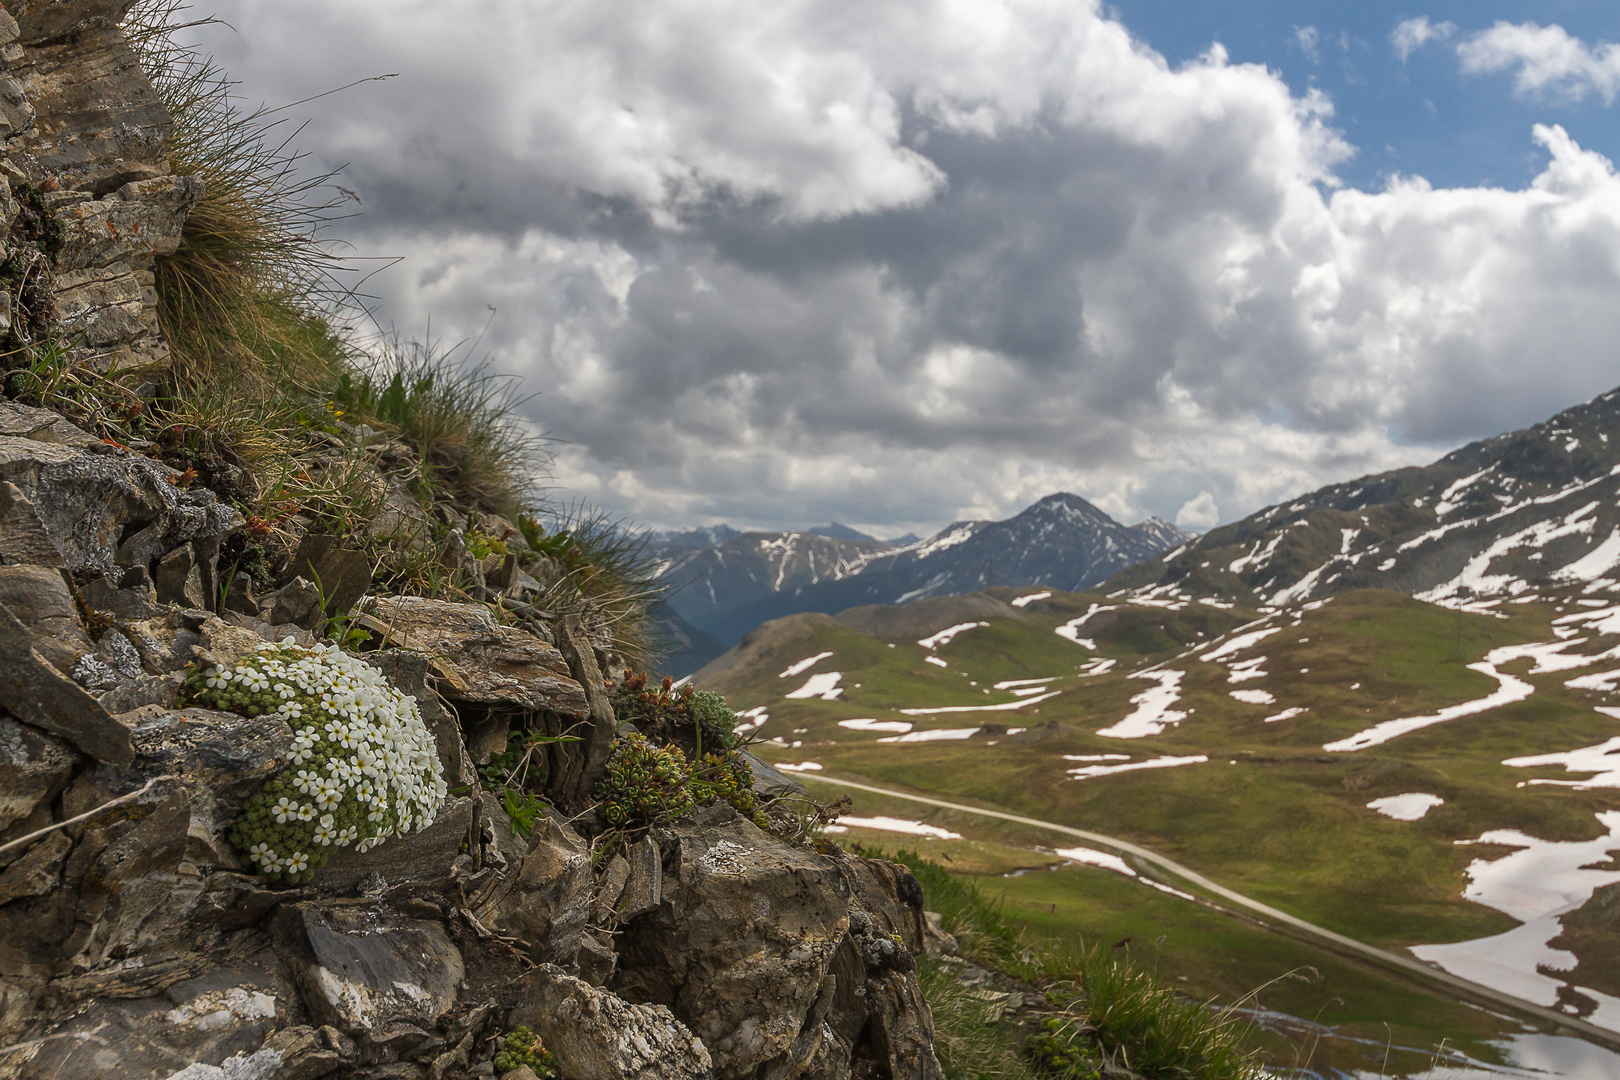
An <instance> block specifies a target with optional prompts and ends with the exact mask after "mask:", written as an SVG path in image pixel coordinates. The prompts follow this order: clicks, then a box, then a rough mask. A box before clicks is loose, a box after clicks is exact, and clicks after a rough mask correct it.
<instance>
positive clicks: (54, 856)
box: [0, 832, 73, 904]
mask: <svg viewBox="0 0 1620 1080" xmlns="http://www.w3.org/2000/svg"><path fill="white" fill-rule="evenodd" d="M72 847H73V841H72V840H69V839H68V838H67V836H66V835H65V834H64V833H60V832H53V833H49V834H47V835H46V836H45V837H43V838H42V839H40V840H39V841H38V842H36V843H35V844H34V845H33V846H32V847H30V848H29V849H28V850H27V852H26V853H24V854H23V856H22V857H21V858H20V859H18V860H17V861H16V862H14V863H12V864H11V865H10V866H8V867H6V869H5V871H4V872H3V873H0V904H9V903H11V902H12V901H13V900H18V899H21V898H22V897H24V896H44V895H45V894H46V893H48V892H50V891H51V890H52V889H54V888H56V887H57V885H59V884H61V881H62V862H63V860H65V859H66V858H67V853H68V851H69V850H70V849H71V848H72Z"/></svg>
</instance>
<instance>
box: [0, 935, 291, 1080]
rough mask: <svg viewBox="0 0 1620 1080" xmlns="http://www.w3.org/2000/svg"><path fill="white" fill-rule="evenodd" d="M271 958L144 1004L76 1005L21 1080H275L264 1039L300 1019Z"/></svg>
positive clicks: (86, 1000) (163, 991)
mask: <svg viewBox="0 0 1620 1080" xmlns="http://www.w3.org/2000/svg"><path fill="white" fill-rule="evenodd" d="M267 952H268V950H265V951H262V952H260V953H259V954H258V955H257V956H256V957H255V958H254V960H255V962H253V963H247V964H243V963H237V962H230V961H227V963H226V964H225V965H224V966H214V965H208V966H209V968H210V970H208V971H207V972H206V973H205V974H203V975H201V976H200V977H196V978H191V979H182V980H181V981H180V982H177V983H170V984H169V985H168V986H167V987H164V988H158V987H155V986H154V988H153V990H152V992H150V993H147V994H146V995H145V996H142V997H135V998H132V997H127V996H122V997H112V998H108V997H101V996H87V997H82V998H75V999H74V1000H75V1001H76V1002H77V1003H78V1004H77V1007H76V1009H75V1011H73V1012H72V1013H70V1014H68V1016H67V1018H65V1019H64V1020H62V1021H61V1022H59V1023H58V1024H57V1025H56V1026H55V1027H54V1028H53V1029H52V1030H51V1031H50V1032H49V1033H48V1034H47V1037H46V1038H45V1039H43V1040H42V1041H41V1046H40V1050H39V1052H38V1053H37V1054H36V1055H34V1056H33V1057H32V1059H31V1060H29V1061H28V1062H27V1063H26V1064H25V1065H24V1066H23V1071H22V1073H21V1076H22V1077H23V1078H26V1080H65V1078H67V1077H72V1078H73V1080H132V1078H139V1080H154V1078H157V1080H168V1078H170V1077H173V1076H175V1075H177V1074H178V1075H184V1073H185V1071H186V1070H190V1075H191V1077H207V1078H210V1080H215V1078H218V1077H227V1078H229V1080H279V1078H278V1076H277V1073H276V1071H275V1063H276V1060H277V1058H279V1056H280V1055H279V1054H276V1053H266V1052H265V1050H264V1044H265V1041H266V1036H268V1035H270V1033H271V1032H272V1031H274V1030H275V1029H276V1028H278V1027H282V1026H285V1025H287V1024H288V1023H289V1021H292V1020H294V1019H301V1017H300V1016H299V1015H298V1009H299V1002H298V997H297V992H296V991H295V990H294V989H293V987H292V984H291V981H290V980H289V979H288V977H287V974H286V973H285V972H284V971H283V970H281V968H280V965H279V964H277V963H275V962H274V958H273V957H270V956H267V955H266V953H267ZM191 959H192V960H196V959H197V958H196V957H192V958H191ZM266 961H268V963H266ZM119 966H120V967H131V966H135V967H138V966H140V965H122V964H121V965H119ZM131 974H133V975H135V976H137V977H138V975H139V972H132V973H131ZM273 1049H274V1048H272V1050H273Z"/></svg>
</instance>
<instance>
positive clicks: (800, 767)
mask: <svg viewBox="0 0 1620 1080" xmlns="http://www.w3.org/2000/svg"><path fill="white" fill-rule="evenodd" d="M776 768H778V769H780V770H782V771H783V772H820V771H821V766H820V765H818V764H816V763H815V762H814V761H801V762H799V763H798V764H797V765H786V764H783V765H778V766H776Z"/></svg>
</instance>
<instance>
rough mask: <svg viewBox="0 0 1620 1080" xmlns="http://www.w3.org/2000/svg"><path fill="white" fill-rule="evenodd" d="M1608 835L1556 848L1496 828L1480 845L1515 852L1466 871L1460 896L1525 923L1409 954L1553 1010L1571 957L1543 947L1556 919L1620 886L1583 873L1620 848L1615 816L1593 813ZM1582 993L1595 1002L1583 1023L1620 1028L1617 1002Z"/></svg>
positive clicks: (1601, 874)
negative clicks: (1600, 891) (1604, 889)
mask: <svg viewBox="0 0 1620 1080" xmlns="http://www.w3.org/2000/svg"><path fill="white" fill-rule="evenodd" d="M1597 819H1598V823H1599V824H1601V825H1602V826H1603V827H1604V828H1605V829H1606V830H1608V834H1607V835H1606V836H1600V837H1598V838H1597V839H1596V840H1586V841H1574V842H1558V841H1551V840H1542V839H1539V838H1537V837H1534V836H1527V835H1525V834H1524V833H1521V832H1519V831H1518V830H1516V829H1496V830H1493V831H1491V832H1487V833H1485V834H1483V835H1482V836H1481V837H1480V838H1479V839H1478V840H1477V841H1466V840H1465V841H1459V843H1480V844H1505V845H1508V846H1511V847H1516V848H1519V849H1520V850H1518V851H1515V852H1512V853H1511V854H1509V855H1505V856H1503V857H1502V858H1500V859H1496V860H1494V861H1492V860H1486V859H1475V860H1474V861H1473V862H1472V863H1470V864H1469V866H1468V878H1469V883H1468V887H1467V888H1466V889H1465V890H1464V891H1463V896H1464V897H1465V898H1467V899H1469V900H1472V901H1474V902H1475V903H1478V904H1484V905H1485V906H1486V907H1492V908H1495V909H1496V910H1498V911H1501V912H1503V913H1505V914H1507V915H1511V916H1512V917H1513V918H1515V919H1519V920H1521V921H1522V922H1523V925H1522V926H1517V927H1515V928H1514V929H1512V930H1509V931H1507V932H1506V933H1502V934H1496V935H1494V936H1492V937H1487V938H1477V939H1475V940H1473V941H1460V942H1457V943H1456V944H1452V945H1416V946H1413V947H1412V954H1413V955H1414V956H1416V957H1417V958H1418V959H1420V960H1424V961H1427V962H1429V963H1433V964H1438V965H1439V966H1440V967H1442V968H1444V969H1445V970H1447V971H1449V972H1451V973H1452V974H1454V975H1459V976H1461V977H1462V978H1465V979H1470V980H1472V981H1474V982H1476V983H1480V984H1482V985H1485V986H1494V987H1496V988H1498V989H1500V990H1503V991H1505V992H1507V993H1509V994H1513V995H1515V996H1516V997H1521V998H1524V999H1526V1000H1527V1001H1533V1002H1535V1003H1536V1004H1538V1005H1544V1006H1547V1007H1549V1008H1556V1007H1558V1006H1559V1005H1560V1002H1561V1001H1562V1000H1563V998H1564V997H1565V996H1566V995H1567V993H1568V990H1567V989H1566V987H1567V986H1568V985H1569V984H1570V982H1571V980H1570V979H1568V978H1559V977H1557V974H1558V973H1560V972H1569V971H1574V970H1575V969H1576V964H1577V962H1578V959H1577V957H1576V956H1575V954H1573V953H1570V952H1565V951H1564V950H1562V949H1555V948H1553V947H1552V946H1551V945H1549V944H1548V943H1549V942H1551V941H1552V940H1553V939H1554V938H1556V937H1558V935H1559V934H1561V933H1562V932H1563V927H1562V926H1561V925H1560V924H1559V921H1558V916H1560V915H1563V914H1565V913H1566V912H1570V911H1574V910H1575V909H1576V908H1578V907H1580V906H1581V905H1583V904H1585V903H1586V902H1587V901H1588V900H1590V899H1591V897H1592V894H1593V893H1594V892H1596V891H1597V890H1598V889H1600V888H1602V887H1603V886H1605V885H1609V884H1612V883H1614V882H1616V881H1620V870H1593V869H1588V867H1591V866H1594V865H1601V864H1603V863H1606V862H1608V861H1609V858H1610V855H1609V853H1610V852H1611V851H1614V850H1616V849H1620V811H1614V810H1610V811H1605V812H1602V813H1599V814H1598V815H1597ZM1579 993H1580V994H1581V995H1582V996H1584V997H1587V998H1591V999H1592V1000H1594V1001H1597V1002H1598V1009H1597V1011H1596V1012H1595V1013H1593V1014H1592V1015H1589V1016H1587V1017H1586V1019H1587V1020H1588V1021H1590V1022H1592V1023H1595V1024H1600V1025H1602V1026H1604V1027H1607V1028H1609V1029H1611V1030H1620V1000H1617V999H1615V998H1613V997H1610V996H1608V995H1607V994H1602V993H1599V992H1598V991H1595V990H1592V989H1590V988H1588V987H1584V986H1583V987H1579Z"/></svg>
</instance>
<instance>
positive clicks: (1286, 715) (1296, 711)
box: [1266, 705, 1311, 724]
mask: <svg viewBox="0 0 1620 1080" xmlns="http://www.w3.org/2000/svg"><path fill="white" fill-rule="evenodd" d="M1310 711H1311V710H1309V709H1303V708H1300V707H1299V706H1297V705H1296V706H1295V707H1294V708H1292V709H1284V710H1283V711H1282V712H1280V713H1278V714H1277V715H1275V716H1268V717H1266V723H1268V724H1275V723H1276V722H1277V721H1279V720H1292V719H1293V718H1294V717H1296V716H1300V715H1302V714H1304V713H1308V712H1310Z"/></svg>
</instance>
